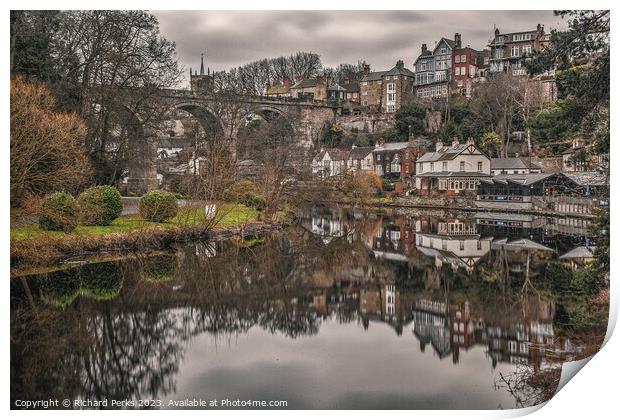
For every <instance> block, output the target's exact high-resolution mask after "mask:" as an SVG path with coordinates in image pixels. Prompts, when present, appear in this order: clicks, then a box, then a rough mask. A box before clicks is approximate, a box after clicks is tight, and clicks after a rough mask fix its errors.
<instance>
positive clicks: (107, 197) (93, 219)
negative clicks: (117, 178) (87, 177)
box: [78, 185, 123, 226]
mask: <svg viewBox="0 0 620 420" xmlns="http://www.w3.org/2000/svg"><path fill="white" fill-rule="evenodd" d="M78 204H79V206H80V221H81V222H82V223H83V224H85V225H96V226H107V225H109V224H110V223H112V222H113V221H114V219H116V218H117V217H118V216H120V215H121V211H123V202H122V200H121V193H119V192H118V190H117V189H116V188H114V187H112V186H110V185H100V186H98V187H92V188H89V189H87V190H85V191H83V192H82V194H80V196H79V197H78Z"/></svg>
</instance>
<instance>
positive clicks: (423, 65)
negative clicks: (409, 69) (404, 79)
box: [420, 63, 426, 71]
mask: <svg viewBox="0 0 620 420" xmlns="http://www.w3.org/2000/svg"><path fill="white" fill-rule="evenodd" d="M420 70H422V71H424V70H426V63H422V64H420Z"/></svg>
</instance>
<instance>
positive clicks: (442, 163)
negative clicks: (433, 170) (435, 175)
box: [441, 162, 448, 172]
mask: <svg viewBox="0 0 620 420" xmlns="http://www.w3.org/2000/svg"><path fill="white" fill-rule="evenodd" d="M441 170H442V171H443V172H448V162H441Z"/></svg>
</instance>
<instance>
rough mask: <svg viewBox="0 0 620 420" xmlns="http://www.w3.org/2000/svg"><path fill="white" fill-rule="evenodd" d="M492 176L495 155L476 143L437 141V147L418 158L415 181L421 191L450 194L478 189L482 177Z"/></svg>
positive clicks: (424, 192) (421, 192)
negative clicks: (492, 158) (479, 147)
mask: <svg viewBox="0 0 620 420" xmlns="http://www.w3.org/2000/svg"><path fill="white" fill-rule="evenodd" d="M490 176H491V159H489V157H488V156H487V155H485V154H484V153H483V152H482V151H480V149H478V148H477V147H476V145H475V144H474V141H473V140H472V139H470V140H468V141H467V143H459V141H458V140H454V141H453V142H452V145H451V146H444V145H443V143H442V142H437V144H436V147H435V151H434V152H428V153H425V154H424V155H422V156H421V157H420V158H418V160H417V162H416V175H415V185H416V189H417V190H418V192H419V193H420V194H431V193H433V192H440V193H444V194H448V195H452V194H458V193H459V192H461V191H475V190H476V189H477V188H478V185H479V184H480V179H482V178H488V177H490Z"/></svg>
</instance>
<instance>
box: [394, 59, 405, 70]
mask: <svg viewBox="0 0 620 420" xmlns="http://www.w3.org/2000/svg"><path fill="white" fill-rule="evenodd" d="M404 67H405V63H404V62H403V60H398V61H397V62H396V68H398V69H403V68H404Z"/></svg>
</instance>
